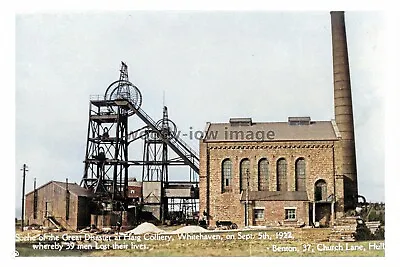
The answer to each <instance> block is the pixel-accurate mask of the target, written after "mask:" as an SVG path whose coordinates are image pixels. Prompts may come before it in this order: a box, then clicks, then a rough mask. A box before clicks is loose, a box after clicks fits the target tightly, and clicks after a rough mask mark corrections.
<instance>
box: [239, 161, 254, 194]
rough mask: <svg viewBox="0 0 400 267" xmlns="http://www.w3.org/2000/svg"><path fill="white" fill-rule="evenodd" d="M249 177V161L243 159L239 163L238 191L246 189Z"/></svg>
mask: <svg viewBox="0 0 400 267" xmlns="http://www.w3.org/2000/svg"><path fill="white" fill-rule="evenodd" d="M250 177H251V176H250V160H249V159H244V160H242V161H241V162H240V190H246V189H247V184H248V183H250Z"/></svg>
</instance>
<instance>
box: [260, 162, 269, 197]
mask: <svg viewBox="0 0 400 267" xmlns="http://www.w3.org/2000/svg"><path fill="white" fill-rule="evenodd" d="M268 167H269V162H268V160H267V159H260V161H259V162H258V190H259V191H269V169H268Z"/></svg>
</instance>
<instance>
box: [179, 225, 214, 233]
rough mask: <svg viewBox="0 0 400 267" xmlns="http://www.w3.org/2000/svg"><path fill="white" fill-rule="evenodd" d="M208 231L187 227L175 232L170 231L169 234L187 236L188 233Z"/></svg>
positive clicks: (195, 226) (197, 227)
mask: <svg viewBox="0 0 400 267" xmlns="http://www.w3.org/2000/svg"><path fill="white" fill-rule="evenodd" d="M209 231H210V230H207V229H204V228H203V227H200V226H197V225H189V226H184V227H181V228H179V229H177V230H175V231H172V232H171V234H189V233H205V232H209Z"/></svg>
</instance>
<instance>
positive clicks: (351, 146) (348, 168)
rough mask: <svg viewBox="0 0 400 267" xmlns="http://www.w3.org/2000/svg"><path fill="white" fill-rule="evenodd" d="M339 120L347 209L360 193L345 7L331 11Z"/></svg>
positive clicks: (337, 114) (335, 96)
mask: <svg viewBox="0 0 400 267" xmlns="http://www.w3.org/2000/svg"><path fill="white" fill-rule="evenodd" d="M331 26H332V54H333V81H334V103H335V121H336V124H337V126H338V128H339V131H340V134H341V136H342V139H341V141H340V143H341V147H342V162H343V164H342V172H343V173H342V175H343V179H344V206H345V210H347V209H353V208H355V205H356V203H357V196H358V185H357V166H356V151H355V140H354V122H353V104H352V98H351V85H350V70H349V59H348V52H347V38H346V27H345V21H344V11H331Z"/></svg>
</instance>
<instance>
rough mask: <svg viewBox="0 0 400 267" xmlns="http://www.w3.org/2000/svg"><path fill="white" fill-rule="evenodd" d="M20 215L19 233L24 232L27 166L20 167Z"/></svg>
mask: <svg viewBox="0 0 400 267" xmlns="http://www.w3.org/2000/svg"><path fill="white" fill-rule="evenodd" d="M21 171H22V211H21V213H22V215H21V231H24V211H25V178H26V172H27V171H28V166H27V165H26V164H24V165H23V166H22V169H21Z"/></svg>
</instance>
